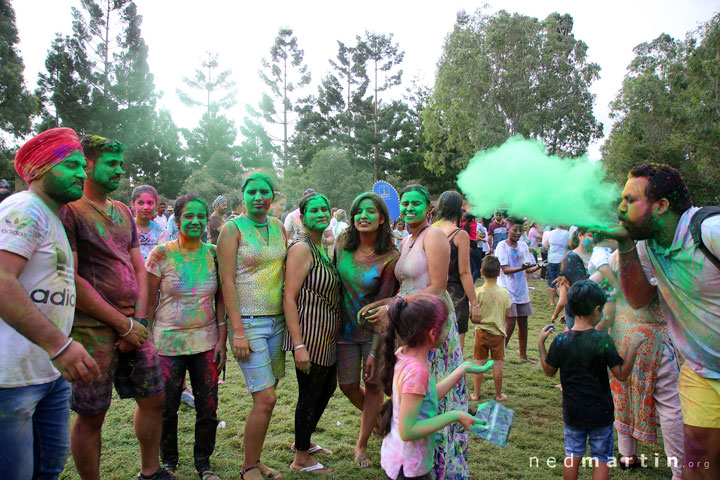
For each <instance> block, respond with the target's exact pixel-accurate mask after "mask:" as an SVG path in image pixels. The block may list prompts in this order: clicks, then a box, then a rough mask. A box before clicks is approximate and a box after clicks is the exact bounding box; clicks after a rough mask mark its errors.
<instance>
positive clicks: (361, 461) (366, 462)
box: [355, 455, 372, 468]
mask: <svg viewBox="0 0 720 480" xmlns="http://www.w3.org/2000/svg"><path fill="white" fill-rule="evenodd" d="M355 465H357V466H358V467H360V468H370V467H371V466H372V462H371V461H370V457H368V456H367V455H355Z"/></svg>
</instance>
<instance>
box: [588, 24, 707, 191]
mask: <svg viewBox="0 0 720 480" xmlns="http://www.w3.org/2000/svg"><path fill="white" fill-rule="evenodd" d="M634 51H635V55H636V56H635V58H634V59H633V61H632V62H631V63H630V65H629V66H628V72H627V74H626V76H625V79H624V81H623V86H622V89H621V90H620V92H619V93H618V95H617V97H616V98H615V100H614V101H613V103H612V104H611V108H612V112H611V116H612V117H613V118H615V119H616V122H615V124H614V125H613V128H612V131H611V133H610V136H609V137H608V140H607V141H606V142H605V144H604V145H603V148H602V152H603V162H604V163H605V166H606V168H607V170H608V172H609V173H610V174H611V176H613V177H614V178H615V179H616V180H617V181H618V182H624V181H625V179H626V177H627V172H628V171H629V170H630V169H631V168H632V167H633V166H635V165H639V164H642V163H647V162H660V163H666V164H668V165H671V166H673V167H675V168H677V169H678V170H679V171H680V172H681V173H682V174H683V176H684V178H685V182H686V183H687V185H688V187H689V188H690V192H691V193H692V196H693V200H694V203H696V204H700V205H701V204H711V203H712V204H717V203H718V202H719V201H720V195H719V194H718V190H717V185H718V184H719V183H720V171H719V170H718V168H717V159H718V158H719V157H720V100H719V98H720V93H719V92H720V89H719V87H718V85H719V83H720V61H719V60H718V55H717V52H718V51H720V14H716V15H715V16H714V17H713V18H712V19H711V20H710V21H708V22H707V23H706V24H704V25H703V26H701V27H700V28H699V29H697V30H695V31H693V32H690V33H688V35H687V37H686V39H685V40H684V41H683V40H676V39H674V38H672V37H671V36H669V35H667V34H662V35H660V36H659V37H657V38H656V39H654V40H653V41H651V42H646V43H642V44H640V45H638V46H637V47H635V50H634Z"/></svg>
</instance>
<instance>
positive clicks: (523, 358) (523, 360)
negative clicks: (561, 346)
mask: <svg viewBox="0 0 720 480" xmlns="http://www.w3.org/2000/svg"><path fill="white" fill-rule="evenodd" d="M520 361H521V362H528V363H529V364H531V365H537V362H536V361H535V360H530V359H529V358H527V357H520Z"/></svg>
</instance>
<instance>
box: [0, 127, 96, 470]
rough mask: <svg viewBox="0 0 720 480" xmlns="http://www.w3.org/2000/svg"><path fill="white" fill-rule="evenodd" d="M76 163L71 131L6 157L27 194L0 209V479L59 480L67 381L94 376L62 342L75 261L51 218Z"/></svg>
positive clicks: (78, 176) (92, 367)
mask: <svg viewBox="0 0 720 480" xmlns="http://www.w3.org/2000/svg"><path fill="white" fill-rule="evenodd" d="M84 167H85V157H84V156H83V153H82V150H81V149H80V141H79V139H78V137H77V135H76V134H75V132H74V131H73V130H71V129H69V128H54V129H51V130H47V131H45V132H43V133H41V134H40V135H38V136H36V137H34V138H32V139H31V140H30V141H28V142H27V143H26V144H25V145H23V146H22V147H21V148H20V150H19V151H18V153H17V155H16V156H15V170H16V171H17V172H18V174H19V175H20V176H21V177H22V178H23V180H25V181H26V182H27V183H28V184H29V189H28V191H24V192H20V193H17V194H15V195H12V196H10V197H9V198H8V199H7V200H5V201H4V202H3V204H2V205H0V452H2V454H0V472H2V474H0V475H2V476H3V478H58V476H59V475H60V473H61V472H62V471H63V468H64V466H65V459H66V457H67V454H68V451H69V450H70V431H69V428H68V422H69V420H70V394H71V389H70V384H69V383H68V380H70V381H80V380H82V381H85V382H91V381H92V380H93V379H94V378H95V377H96V376H98V375H99V374H100V372H99V370H98V367H97V364H96V363H95V361H94V360H93V359H92V357H90V355H88V353H87V352H86V351H85V349H84V348H83V346H82V345H81V344H79V343H77V342H74V341H73V340H72V339H70V338H68V334H69V333H70V329H71V328H72V323H73V317H74V313H75V278H74V264H73V255H72V251H71V250H70V245H69V243H68V240H67V236H66V235H65V229H64V228H63V226H62V223H60V220H59V219H58V217H57V213H58V210H59V209H60V206H61V205H63V204H65V203H67V202H70V201H73V200H77V199H78V198H80V197H81V196H82V184H83V181H84V179H85V171H84ZM63 377H64V378H63ZM28 415H29V418H28ZM28 420H30V421H28Z"/></svg>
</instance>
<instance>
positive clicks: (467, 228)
mask: <svg viewBox="0 0 720 480" xmlns="http://www.w3.org/2000/svg"><path fill="white" fill-rule="evenodd" d="M472 223H477V219H476V218H475V215H472V214H470V213H468V214H467V215H465V226H464V227H463V230H465V231H466V232H467V233H468V235H469V234H470V227H471V224H472Z"/></svg>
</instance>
